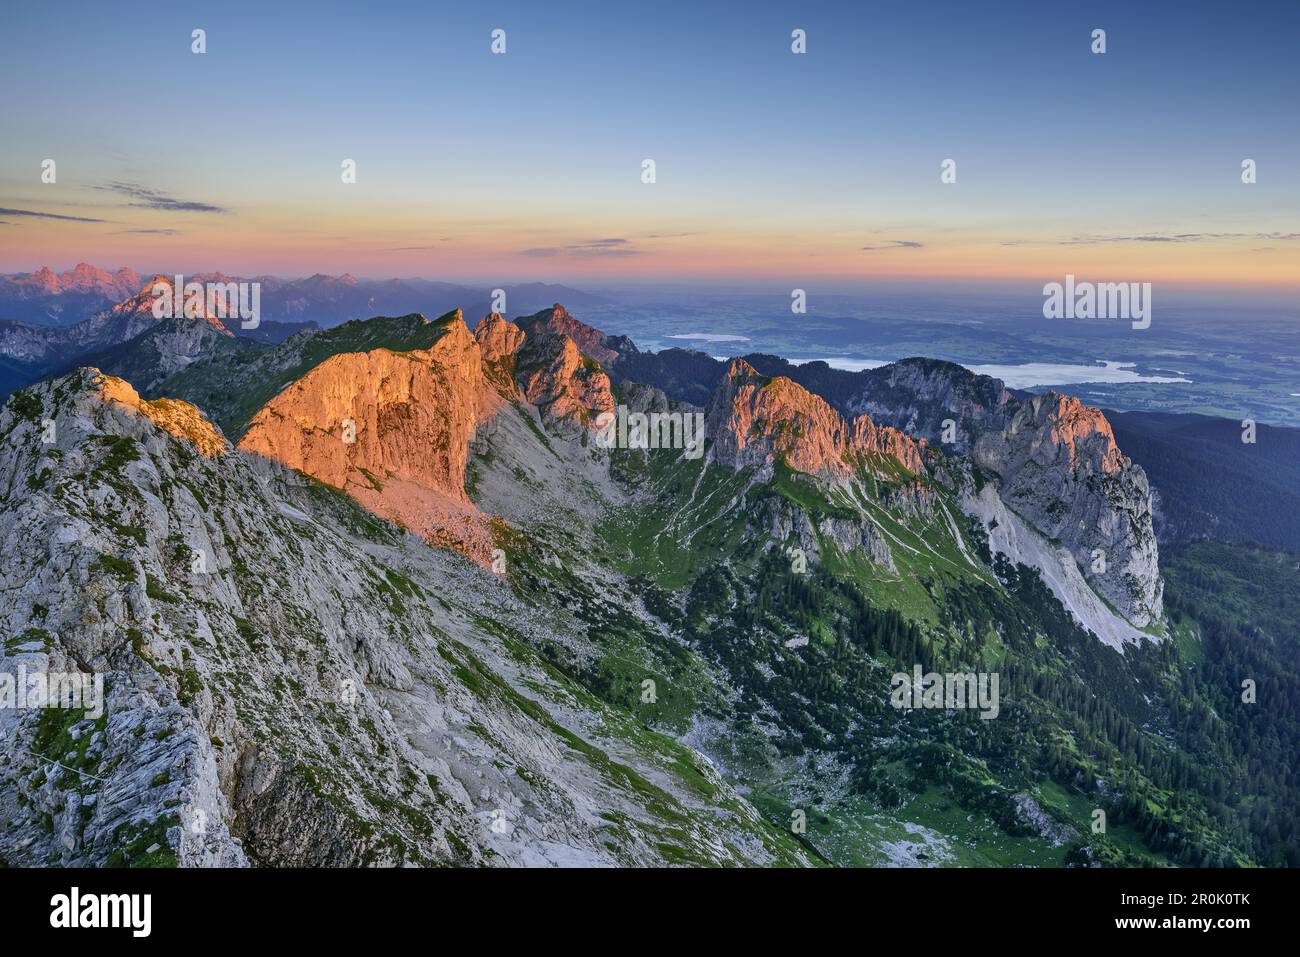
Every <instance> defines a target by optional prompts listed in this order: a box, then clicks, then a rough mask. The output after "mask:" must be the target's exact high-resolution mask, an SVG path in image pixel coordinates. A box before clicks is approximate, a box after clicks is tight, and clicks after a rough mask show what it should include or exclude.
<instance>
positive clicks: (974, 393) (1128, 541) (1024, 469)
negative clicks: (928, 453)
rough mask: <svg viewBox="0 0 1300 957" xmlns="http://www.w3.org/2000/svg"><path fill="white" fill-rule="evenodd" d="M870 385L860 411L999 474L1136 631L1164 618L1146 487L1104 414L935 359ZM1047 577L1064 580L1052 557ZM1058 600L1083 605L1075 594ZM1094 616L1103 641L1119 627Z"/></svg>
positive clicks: (915, 362)
mask: <svg viewBox="0 0 1300 957" xmlns="http://www.w3.org/2000/svg"><path fill="white" fill-rule="evenodd" d="M863 381H864V382H865V383H866V387H865V389H864V391H863V392H862V393H861V394H860V395H859V396H858V397H857V398H855V399H854V400H852V402H851V403H850V404H851V405H852V407H853V408H860V409H864V410H866V409H869V410H871V414H872V416H873V417H878V418H879V419H881V420H882V421H885V422H890V423H893V424H895V425H897V426H899V427H900V428H904V429H906V430H907V431H908V432H909V433H911V434H913V435H919V436H921V437H923V438H926V439H928V440H930V441H931V442H932V443H933V444H934V445H935V446H936V447H937V448H940V449H943V450H944V451H946V452H948V453H952V454H960V455H967V456H969V458H970V461H972V462H974V463H975V464H976V465H977V466H979V467H980V468H981V469H983V470H985V472H987V473H991V474H992V475H993V476H994V481H995V482H996V483H997V488H998V494H999V495H1000V496H1001V497H1002V499H1003V501H1005V503H1006V505H1007V506H1008V507H1009V508H1011V509H1012V510H1013V511H1014V512H1015V513H1016V514H1017V515H1019V516H1020V517H1021V518H1023V519H1024V520H1025V521H1026V522H1027V523H1028V524H1029V525H1030V526H1031V527H1032V528H1034V529H1036V530H1037V531H1038V532H1039V533H1041V534H1042V535H1043V536H1044V537H1045V538H1047V539H1049V540H1051V541H1053V542H1058V543H1060V545H1061V546H1063V547H1064V548H1065V549H1066V551H1067V552H1068V553H1069V554H1070V555H1071V556H1073V559H1074V561H1075V562H1076V563H1077V564H1078V566H1079V569H1080V571H1081V573H1082V575H1083V577H1084V578H1086V580H1087V581H1088V582H1089V584H1090V585H1091V587H1092V588H1093V589H1095V590H1096V591H1097V593H1098V594H1099V595H1100V596H1102V597H1103V598H1104V599H1105V600H1106V601H1107V602H1109V603H1110V605H1111V606H1112V607H1113V608H1114V609H1115V610H1117V611H1118V612H1119V614H1120V615H1121V616H1122V617H1123V618H1124V620H1125V621H1126V622H1128V623H1131V624H1132V625H1136V626H1137V627H1139V628H1141V627H1146V626H1149V625H1153V624H1155V623H1157V622H1158V621H1159V620H1160V616H1161V612H1162V595H1163V590H1164V585H1163V582H1162V581H1161V579H1160V570H1159V564H1158V555H1157V545H1156V536H1155V532H1154V528H1153V524H1152V511H1153V496H1152V492H1151V488H1150V485H1149V484H1148V482H1147V478H1146V473H1145V472H1143V470H1142V469H1141V467H1139V466H1138V465H1136V464H1135V463H1133V462H1132V461H1131V460H1130V459H1129V458H1128V457H1127V456H1125V455H1124V454H1123V453H1122V452H1121V451H1120V449H1119V448H1118V446H1117V445H1116V443H1115V437H1114V434H1113V432H1112V431H1111V427H1110V423H1109V422H1107V421H1106V417H1105V415H1104V414H1103V413H1102V412H1101V411H1100V410H1099V409H1094V408H1091V407H1090V406H1086V405H1084V404H1083V403H1081V402H1080V401H1079V400H1078V399H1076V398H1072V397H1067V396H1063V395H1060V394H1059V393H1055V392H1048V393H1044V394H1043V395H1025V396H1017V395H1014V394H1012V393H1011V392H1010V391H1009V390H1008V389H1007V388H1006V387H1005V386H1004V385H1003V383H1002V382H1001V381H1000V380H998V379H993V378H990V377H989V376H980V375H976V374H974V373H972V372H970V371H969V370H967V369H964V368H962V367H961V366H958V365H954V364H953V363H950V362H941V361H938V360H933V359H906V360H903V361H902V362H897V363H893V364H892V365H890V366H885V367H882V368H880V369H875V370H871V371H870V372H869V373H866V374H864V376H863ZM949 420H950V421H951V426H946V425H945V423H946V422H947V421H949ZM949 439H951V441H949ZM968 501H972V500H970V499H968ZM982 511H987V509H982ZM1040 570H1041V571H1042V572H1043V574H1044V575H1045V576H1046V577H1047V578H1048V579H1049V580H1053V581H1060V580H1061V579H1060V576H1059V574H1058V570H1057V569H1056V567H1055V559H1052V560H1051V561H1049V562H1048V563H1047V564H1046V565H1045V566H1043V567H1042V568H1040ZM1058 597H1061V598H1062V601H1065V602H1066V603H1067V606H1069V605H1070V604H1072V603H1073V604H1075V605H1077V606H1079V607H1082V605H1080V601H1081V599H1078V598H1077V596H1076V597H1074V598H1071V597H1069V596H1068V595H1066V593H1065V591H1062V592H1061V594H1058ZM1088 619H1089V621H1090V622H1091V624H1090V626H1089V627H1090V628H1092V630H1093V631H1094V632H1096V633H1098V634H1101V633H1102V632H1106V636H1107V637H1109V636H1110V633H1111V632H1115V631H1120V632H1123V631H1124V630H1123V629H1115V628H1112V627H1111V626H1110V625H1109V624H1100V623H1099V619H1098V618H1097V616H1095V615H1089V616H1088ZM1126 634H1127V633H1126Z"/></svg>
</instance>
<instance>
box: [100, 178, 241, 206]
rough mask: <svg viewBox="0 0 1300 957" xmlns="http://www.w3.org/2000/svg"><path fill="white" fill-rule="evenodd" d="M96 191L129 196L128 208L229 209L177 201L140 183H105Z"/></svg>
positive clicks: (191, 201) (183, 200)
mask: <svg viewBox="0 0 1300 957" xmlns="http://www.w3.org/2000/svg"><path fill="white" fill-rule="evenodd" d="M94 188H95V189H102V190H105V191H107V192H110V193H119V194H120V195H122V196H127V197H129V198H130V199H132V200H134V202H131V203H127V204H126V205H128V206H134V207H137V208H139V209H161V210H165V211H167V212H169V213H227V212H229V210H228V209H223V208H222V207H220V206H213V205H212V204H211V203H199V202H195V201H193V200H187V199H176V198H175V197H173V196H168V195H167V194H166V193H164V192H161V191H159V190H156V189H149V188H148V187H147V186H141V185H139V184H138V183H105V184H104V185H103V186H96V187H94Z"/></svg>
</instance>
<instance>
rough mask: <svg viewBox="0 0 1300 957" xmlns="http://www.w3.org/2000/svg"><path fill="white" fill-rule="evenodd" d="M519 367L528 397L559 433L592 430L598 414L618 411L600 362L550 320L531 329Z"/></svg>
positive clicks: (521, 385)
mask: <svg viewBox="0 0 1300 957" xmlns="http://www.w3.org/2000/svg"><path fill="white" fill-rule="evenodd" d="M593 331H594V330H593ZM515 370H516V371H515V378H516V381H517V382H518V384H519V389H520V392H521V393H522V394H523V396H524V398H525V399H526V400H527V401H529V402H531V403H532V404H533V405H535V406H537V408H538V410H539V412H540V413H541V416H542V420H543V421H544V422H546V423H548V424H550V425H552V426H553V427H555V428H557V429H558V430H559V431H561V432H581V431H585V430H587V429H590V428H594V427H595V421H596V418H597V417H598V416H599V415H600V413H602V412H610V411H613V409H614V405H615V403H614V393H613V390H612V387H611V383H610V380H609V375H608V374H607V373H606V372H605V370H604V369H602V368H601V367H600V362H599V361H598V360H596V359H595V358H593V357H592V356H590V355H589V354H588V353H586V352H584V351H583V350H582V349H581V347H580V346H579V344H578V343H577V342H576V341H575V340H574V339H573V338H572V337H571V336H569V335H567V334H566V333H564V332H560V331H557V330H556V329H555V328H553V327H552V326H551V325H550V324H549V323H546V322H536V323H533V324H532V325H531V326H529V327H528V331H527V332H526V333H525V335H524V338H523V342H522V343H521V345H520V347H519V350H518V352H517V354H516V357H515Z"/></svg>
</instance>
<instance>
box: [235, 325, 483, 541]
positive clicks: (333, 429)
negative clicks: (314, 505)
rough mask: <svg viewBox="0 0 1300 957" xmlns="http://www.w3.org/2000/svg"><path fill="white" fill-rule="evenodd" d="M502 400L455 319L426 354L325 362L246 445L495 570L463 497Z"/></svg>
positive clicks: (261, 418) (258, 423) (260, 422)
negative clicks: (479, 438) (473, 459)
mask: <svg viewBox="0 0 1300 957" xmlns="http://www.w3.org/2000/svg"><path fill="white" fill-rule="evenodd" d="M499 402H500V400H499V399H498V398H497V396H496V394H495V392H494V391H493V389H492V388H491V387H490V386H489V384H488V381H487V379H486V377H485V375H484V370H483V357H482V351H481V349H480V347H479V343H478V341H476V340H475V338H474V337H473V336H472V335H471V334H470V332H469V329H468V328H467V327H466V326H465V323H464V320H463V319H462V318H461V317H460V316H459V315H457V316H456V317H455V319H454V321H451V322H449V323H448V324H447V328H446V332H445V334H444V335H443V336H442V338H440V339H439V340H438V341H437V342H436V343H434V344H433V346H432V347H430V348H429V349H426V350H415V351H411V352H393V351H390V350H388V349H375V350H373V351H370V352H354V353H345V354H342V355H336V356H333V357H331V358H329V359H327V360H325V361H324V362H322V363H321V364H320V365H318V366H316V367H315V368H314V369H312V370H311V371H310V372H308V373H307V374H306V375H304V376H303V377H302V378H300V379H298V380H297V381H296V382H294V383H293V384H291V385H290V386H288V387H287V388H286V389H285V390H284V391H282V392H281V393H280V394H279V395H277V396H276V397H275V398H274V399H272V400H271V401H270V402H268V403H267V404H266V405H265V406H263V408H262V409H261V411H259V412H258V413H257V414H256V415H255V416H254V417H253V420H252V421H251V422H250V423H249V427H248V430H247V432H246V433H245V434H244V437H243V439H242V440H241V441H240V443H239V447H240V448H241V449H244V450H246V451H250V452H257V453H260V454H262V455H265V456H267V457H268V458H272V459H275V460H276V461H278V462H280V463H282V464H284V465H287V466H288V467H290V468H293V469H297V470H298V471H300V472H304V473H306V474H307V475H311V476H313V477H314V478H318V479H320V480H321V481H322V482H325V483H327V484H329V485H332V486H334V487H336V488H340V489H343V490H344V491H346V492H347V493H348V494H349V495H351V496H352V497H353V498H355V499H356V500H357V501H358V502H360V503H361V504H362V505H364V506H365V507H366V508H368V509H370V510H371V511H373V512H375V513H376V514H378V515H382V516H384V517H385V518H389V519H393V520H395V521H397V522H399V523H401V524H402V525H404V526H405V527H406V528H408V529H409V530H411V531H412V532H414V533H416V534H417V535H419V536H421V537H422V538H424V539H426V540H427V541H429V542H431V543H434V544H438V545H444V546H448V547H451V548H455V549H456V550H458V551H461V552H463V553H464V554H466V555H468V556H469V557H470V558H472V559H473V560H474V561H476V562H478V563H479V564H482V565H485V566H486V565H487V564H488V563H489V562H490V560H491V552H492V531H491V527H490V524H489V520H488V517H487V516H485V515H483V513H481V512H480V511H479V510H478V509H477V508H476V507H475V506H474V504H473V503H472V502H471V501H470V500H469V497H468V496H467V495H466V494H465V466H466V462H467V460H468V455H469V442H470V439H471V438H472V437H473V435H474V430H475V427H476V426H477V425H478V423H480V422H481V421H484V420H485V419H487V418H488V417H490V416H491V415H492V414H493V413H494V411H495V409H496V408H497V406H498V404H499Z"/></svg>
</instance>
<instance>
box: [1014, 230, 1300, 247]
mask: <svg viewBox="0 0 1300 957" xmlns="http://www.w3.org/2000/svg"><path fill="white" fill-rule="evenodd" d="M1219 239H1246V240H1251V241H1253V242H1261V241H1263V242H1294V241H1295V240H1297V239H1300V233H1143V234H1141V235H1137V236H1075V237H1072V238H1070V239H1048V240H1033V239H1012V240H1008V241H1007V242H1004V243H1002V244H1001V245H1003V246H1096V245H1100V244H1102V243H1204V242H1214V241H1215V240H1219Z"/></svg>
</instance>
